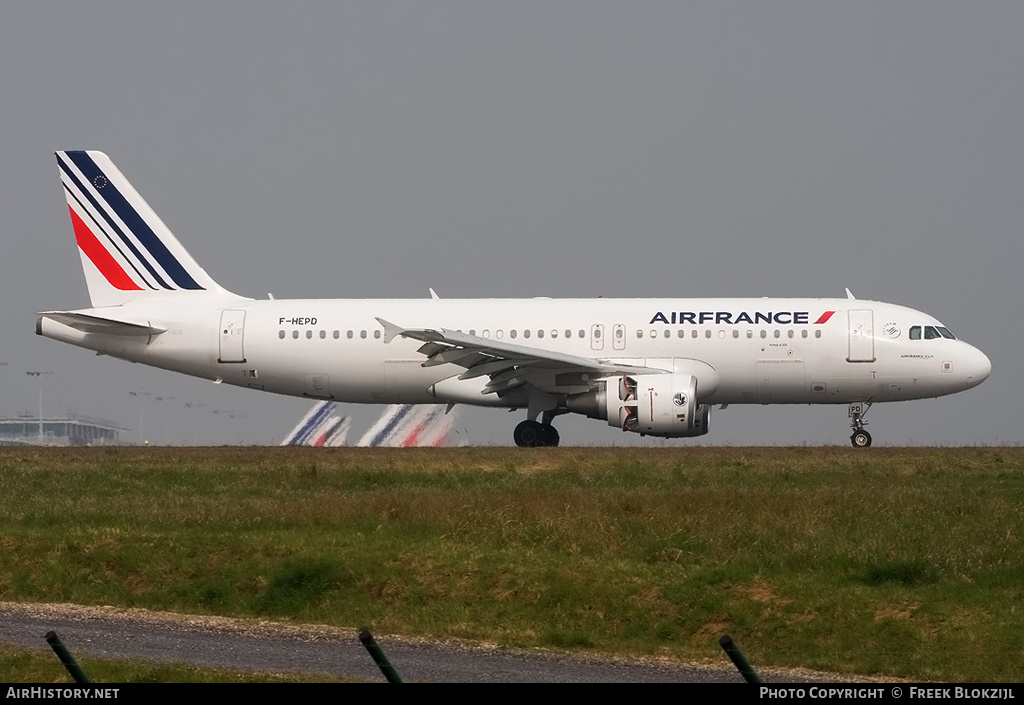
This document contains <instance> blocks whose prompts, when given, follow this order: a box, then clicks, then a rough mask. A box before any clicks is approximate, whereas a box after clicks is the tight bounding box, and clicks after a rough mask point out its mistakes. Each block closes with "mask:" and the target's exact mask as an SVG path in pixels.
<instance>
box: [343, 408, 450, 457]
mask: <svg viewBox="0 0 1024 705" xmlns="http://www.w3.org/2000/svg"><path fill="white" fill-rule="evenodd" d="M454 426H455V414H454V412H451V411H449V410H448V409H447V408H446V407H445V405H444V404H418V405H413V404H391V405H390V406H388V408H387V409H385V410H384V413H383V414H381V417H380V418H379V419H377V422H376V423H374V424H373V426H371V427H370V428H369V430H367V432H366V433H364V434H363V436H362V438H360V439H359V441H358V442H357V443H356V446H358V447H360V448H430V447H433V448H440V447H441V446H443V445H445V444H446V443H447V442H448V438H449V437H450V436H451V433H452V431H453V429H454Z"/></svg>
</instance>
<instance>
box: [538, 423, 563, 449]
mask: <svg viewBox="0 0 1024 705" xmlns="http://www.w3.org/2000/svg"><path fill="white" fill-rule="evenodd" d="M540 428H541V438H542V439H543V440H544V443H542V445H545V446H550V447H552V448H556V447H557V446H558V441H559V440H561V439H560V438H559V436H558V429H557V428H555V427H554V426H552V425H551V424H549V423H546V424H542V425H541V427H540Z"/></svg>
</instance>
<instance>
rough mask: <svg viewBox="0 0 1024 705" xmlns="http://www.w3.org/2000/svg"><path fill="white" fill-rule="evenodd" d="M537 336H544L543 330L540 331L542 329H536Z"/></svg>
mask: <svg viewBox="0 0 1024 705" xmlns="http://www.w3.org/2000/svg"><path fill="white" fill-rule="evenodd" d="M537 337H538V338H543V337H544V331H542V330H539V331H537Z"/></svg>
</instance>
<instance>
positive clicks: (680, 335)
mask: <svg viewBox="0 0 1024 705" xmlns="http://www.w3.org/2000/svg"><path fill="white" fill-rule="evenodd" d="M679 337H680V338H685V337H686V331H685V330H683V329H682V328H680V329H679Z"/></svg>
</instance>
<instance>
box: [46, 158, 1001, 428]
mask: <svg viewBox="0 0 1024 705" xmlns="http://www.w3.org/2000/svg"><path fill="white" fill-rule="evenodd" d="M56 157H57V165H58V167H59V172H60V178H61V182H62V184H63V187H64V192H65V196H66V198H67V203H68V209H69V212H70V216H71V222H72V227H73V230H74V233H75V239H76V241H77V243H78V248H79V251H80V255H81V260H82V267H83V269H84V272H85V279H86V284H87V287H88V292H89V298H90V303H91V306H90V307H88V308H82V309H75V310H67V311H44V312H41V313H39V314H38V318H37V322H36V333H37V334H38V335H42V336H45V337H48V338H53V339H55V340H59V341H62V342H65V343H70V344H72V345H77V346H80V347H83V348H87V349H89V350H93V351H96V352H97V353H98V354H101V355H110V356H112V357H115V358H120V359H124V360H129V361H132V362H138V363H143V364H146V365H152V366H154V367H159V368H163V369H167V370H173V371H176V372H181V373H183V374H187V375H192V376H195V377H200V378H205V379H208V380H211V381H213V382H214V383H216V384H221V383H223V384H231V385H236V386H239V387H248V388H250V389H256V390H262V391H267V392H274V393H277V394H285V395H292V396H298V397H307V398H310V399H317V400H333V401H341V402H353V403H368V404H446V405H448V408H449V409H450V408H451V407H452V406H454V405H455V404H467V405H471V406H481V407H496V408H505V409H509V410H525V419H524V420H523V421H521V422H520V423H519V424H518V425H517V426H516V428H515V431H514V434H513V438H514V440H515V442H516V444H517V445H519V446H524V447H534V446H556V445H558V444H559V442H560V437H559V433H558V431H557V429H556V428H555V427H554V425H553V424H552V422H553V420H554V419H555V418H556V417H557V416H559V415H562V414H570V413H573V414H581V415H584V416H587V417H590V418H594V419H600V420H604V421H606V422H607V423H608V425H610V426H612V427H615V428H618V429H620V430H621V431H625V432H632V433H638V434H640V435H642V436H644V435H646V436H656V437H665V438H686V437H696V436H702V435H704V434H706V433H707V432H708V430H709V421H710V412H711V407H712V406H713V405H720V406H721V407H722V408H724V407H726V406H728V405H730V404H762V405H769V404H833V405H837V404H846V405H847V413H848V416H849V420H850V427H851V428H852V435H851V436H850V440H851V443H852V444H853V445H854V446H855V447H866V446H869V445H871V440H872V439H871V435H870V434H869V433H868V432H867V431H866V430H865V429H864V426H865V425H866V421H865V414H866V413H867V411H868V409H869V408H870V407H871V405H872V404H876V403H879V402H891V401H904V400H910V399H922V398H931V397H939V396H943V395H946V394H953V393H956V392H961V391H964V390H966V389H970V388H972V387H975V386H977V385H979V384H981V382H983V381H984V380H985V379H986V378H987V377H988V376H989V374H990V373H991V370H992V365H991V362H990V361H989V359H988V357H986V356H985V354H984V353H983V352H981V351H980V350H978V349H977V348H975V347H973V346H971V345H969V344H968V343H966V342H964V341H961V340H958V339H957V338H956V337H955V336H954V335H953V334H952V333H951V332H950V331H949V329H948V328H947V327H946V326H944V325H942V323H940V322H939V321H938V320H936V319H935V318H933V317H932V316H929V315H928V314H926V313H923V312H921V311H916V310H914V309H911V308H906V307H903V306H898V305H895V304H889V303H881V302H877V301H867V300H860V299H855V298H853V295H852V294H850V293H849V290H847V297H846V298H845V299H839V298H835V299H831V298H810V299H795V298H783V299H779V298H746V299H739V298H738V299H673V298H649V299H605V298H598V299H548V298H534V299H464V300H460V299H442V298H440V297H439V296H437V294H436V293H435V292H434V291H433V290H432V289H431V290H430V297H429V298H426V297H424V298H423V299H404V300H403V299H348V300H342V299H339V300H319V299H316V300H314V299H297V300H275V299H273V297H269V298H268V299H267V300H256V299H252V298H247V297H243V296H239V295H237V294H234V293H231V292H230V291H228V290H226V289H224V288H223V287H221V286H220V285H219V284H217V282H216V281H214V280H213V278H212V277H210V275H209V274H207V273H206V271H205V270H204V269H203V268H202V267H201V266H200V265H199V264H198V263H197V262H196V261H195V260H194V259H193V258H192V257H191V255H189V254H188V252H187V251H186V250H185V248H184V247H183V246H182V245H181V243H180V242H179V241H178V239H177V238H176V237H175V236H174V235H173V234H172V232H171V230H170V229H169V228H168V227H167V226H166V225H165V224H164V222H163V221H162V220H161V219H160V218H159V217H158V216H157V215H156V213H155V212H154V211H153V210H152V208H150V207H149V205H148V204H147V203H146V202H145V200H143V198H142V196H140V195H139V193H138V192H137V191H136V190H135V189H134V188H133V187H132V185H131V184H130V183H129V182H128V180H127V179H126V178H125V176H124V175H123V174H122V173H121V172H120V171H119V170H118V169H117V167H116V166H114V163H113V162H112V161H111V160H110V159H109V158H108V157H107V155H105V154H103V153H102V152H98V151H60V152H57V153H56Z"/></svg>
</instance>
